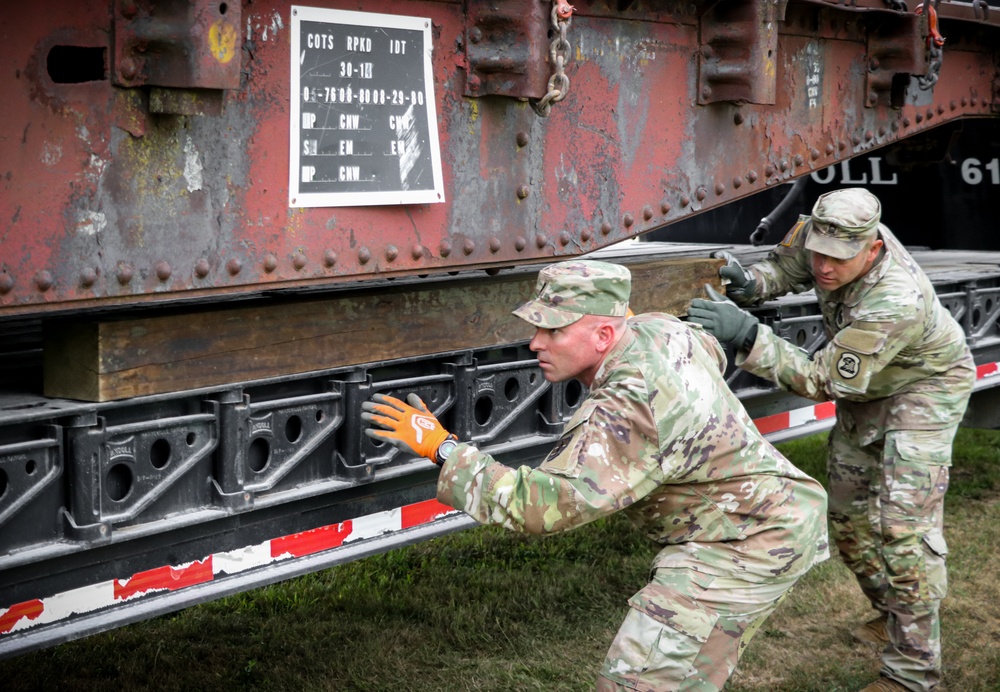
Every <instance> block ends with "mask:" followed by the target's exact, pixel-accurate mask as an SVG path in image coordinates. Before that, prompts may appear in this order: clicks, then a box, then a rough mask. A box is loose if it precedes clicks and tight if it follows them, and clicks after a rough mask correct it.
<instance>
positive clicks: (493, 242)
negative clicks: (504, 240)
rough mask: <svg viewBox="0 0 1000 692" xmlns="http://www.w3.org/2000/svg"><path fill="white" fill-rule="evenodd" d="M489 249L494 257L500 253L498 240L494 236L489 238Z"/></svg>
mask: <svg viewBox="0 0 1000 692" xmlns="http://www.w3.org/2000/svg"><path fill="white" fill-rule="evenodd" d="M489 248H490V252H492V253H493V254H494V255H495V254H496V253H498V252H500V239H499V238H497V237H495V236H493V237H491V238H490V240H489Z"/></svg>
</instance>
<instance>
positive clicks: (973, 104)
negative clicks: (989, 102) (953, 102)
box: [969, 96, 979, 106]
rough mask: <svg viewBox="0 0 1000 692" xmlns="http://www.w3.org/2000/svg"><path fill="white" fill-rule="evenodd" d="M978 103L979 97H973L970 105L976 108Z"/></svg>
mask: <svg viewBox="0 0 1000 692" xmlns="http://www.w3.org/2000/svg"><path fill="white" fill-rule="evenodd" d="M977 103H979V99H978V98H977V97H975V96H973V97H972V98H971V99H969V105H972V106H975V105H976V104H977Z"/></svg>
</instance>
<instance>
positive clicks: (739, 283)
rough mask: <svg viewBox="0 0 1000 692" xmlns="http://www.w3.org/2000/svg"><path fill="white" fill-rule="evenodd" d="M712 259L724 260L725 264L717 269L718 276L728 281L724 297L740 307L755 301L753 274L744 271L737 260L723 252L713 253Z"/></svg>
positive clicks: (755, 281)
mask: <svg viewBox="0 0 1000 692" xmlns="http://www.w3.org/2000/svg"><path fill="white" fill-rule="evenodd" d="M712 257H715V258H716V259H724V260H726V263H725V264H724V265H723V266H721V267H719V276H721V277H722V278H723V279H729V283H728V284H726V297H728V298H731V299H733V300H734V301H736V302H737V303H739V304H740V305H750V304H751V303H753V302H754V301H756V300H757V280H756V279H755V278H754V275H753V272H751V271H750V270H749V269H744V268H743V265H741V264H740V263H739V260H737V259H736V258H735V257H733V256H732V255H731V254H729V253H728V252H726V251H725V250H719V251H718V252H713V253H712Z"/></svg>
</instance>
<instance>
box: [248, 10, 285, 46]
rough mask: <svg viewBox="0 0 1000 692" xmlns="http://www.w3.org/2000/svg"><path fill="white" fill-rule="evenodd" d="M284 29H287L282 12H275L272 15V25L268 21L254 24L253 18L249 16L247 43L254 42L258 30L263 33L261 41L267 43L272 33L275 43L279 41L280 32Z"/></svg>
mask: <svg viewBox="0 0 1000 692" xmlns="http://www.w3.org/2000/svg"><path fill="white" fill-rule="evenodd" d="M284 28H285V23H284V22H283V21H282V19H281V13H280V12H275V13H274V14H273V15H271V21H270V23H268V22H267V20H266V19H265V20H264V22H263V23H261V22H259V21H258V22H257V23H254V19H253V17H252V16H248V17H247V41H252V40H253V36H254V31H255V30H257V31H261V30H262V31H261V34H260V40H261V41H265V42H266V41H267V39H268V32H270V35H271V39H272V40H274V41H277V40H278V32H279V31H280V30H281V29H284Z"/></svg>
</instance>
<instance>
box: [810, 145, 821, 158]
mask: <svg viewBox="0 0 1000 692" xmlns="http://www.w3.org/2000/svg"><path fill="white" fill-rule="evenodd" d="M809 158H811V159H812V160H813V161H815V160H816V159H818V158H819V149H816V148H815V147H813V148H812V149H810V150H809Z"/></svg>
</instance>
